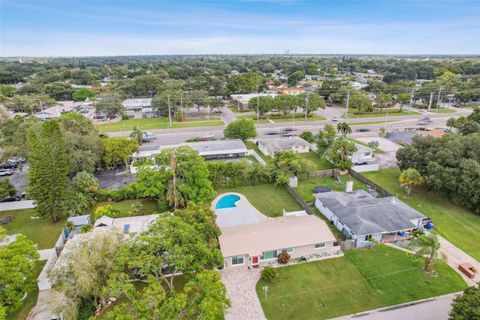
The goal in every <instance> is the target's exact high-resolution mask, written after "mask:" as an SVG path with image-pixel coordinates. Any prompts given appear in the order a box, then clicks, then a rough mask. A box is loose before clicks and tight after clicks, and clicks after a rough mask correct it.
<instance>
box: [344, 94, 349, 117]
mask: <svg viewBox="0 0 480 320" xmlns="http://www.w3.org/2000/svg"><path fill="white" fill-rule="evenodd" d="M349 103H350V90H349V91H347V103H346V104H345V108H346V109H347V113H345V118H346V119H348V104H349Z"/></svg>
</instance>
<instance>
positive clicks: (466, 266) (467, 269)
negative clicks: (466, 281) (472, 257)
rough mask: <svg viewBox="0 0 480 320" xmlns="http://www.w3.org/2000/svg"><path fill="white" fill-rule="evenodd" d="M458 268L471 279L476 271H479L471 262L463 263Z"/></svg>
mask: <svg viewBox="0 0 480 320" xmlns="http://www.w3.org/2000/svg"><path fill="white" fill-rule="evenodd" d="M458 269H459V270H460V271H462V273H463V274H465V275H466V276H467V277H469V278H470V279H473V278H475V273H477V268H475V266H473V265H472V264H471V263H462V264H460V265H459V266H458Z"/></svg>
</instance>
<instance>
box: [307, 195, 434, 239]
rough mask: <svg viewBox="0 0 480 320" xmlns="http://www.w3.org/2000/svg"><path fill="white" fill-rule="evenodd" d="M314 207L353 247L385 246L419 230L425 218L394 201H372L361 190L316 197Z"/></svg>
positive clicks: (392, 198)
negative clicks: (377, 244)
mask: <svg viewBox="0 0 480 320" xmlns="http://www.w3.org/2000/svg"><path fill="white" fill-rule="evenodd" d="M314 197H315V207H317V209H318V210H319V211H320V212H321V213H322V214H323V215H324V216H325V217H326V218H327V219H329V220H330V221H332V223H333V224H334V225H335V227H337V229H338V230H340V231H341V232H342V233H343V234H344V235H345V236H346V237H349V238H352V239H355V240H357V241H356V246H357V247H365V246H368V245H370V244H371V241H370V240H372V239H373V240H375V241H376V242H389V241H392V240H396V239H399V238H402V237H404V236H406V235H407V234H408V233H411V232H412V231H415V230H417V229H421V228H422V227H423V225H424V220H426V219H428V218H427V217H426V216H425V215H423V214H422V213H420V212H418V211H417V210H415V209H413V208H412V207H410V206H408V205H407V204H405V203H404V202H402V201H401V200H399V199H397V198H396V197H386V198H375V197H374V196H373V195H371V194H370V193H368V192H366V191H364V190H357V191H354V192H325V193H316V194H314Z"/></svg>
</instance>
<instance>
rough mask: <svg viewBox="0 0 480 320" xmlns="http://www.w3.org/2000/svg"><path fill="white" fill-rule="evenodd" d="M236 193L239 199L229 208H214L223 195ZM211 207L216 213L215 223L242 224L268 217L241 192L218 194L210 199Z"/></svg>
mask: <svg viewBox="0 0 480 320" xmlns="http://www.w3.org/2000/svg"><path fill="white" fill-rule="evenodd" d="M230 195H236V196H238V197H239V198H240V199H239V200H237V201H236V202H235V206H234V207H231V208H221V209H216V208H215V207H216V206H217V203H218V202H219V201H220V200H221V199H222V198H224V197H225V196H230ZM212 209H213V210H215V213H216V214H217V225H218V226H219V227H229V226H236V225H242V224H252V223H259V222H263V221H267V220H268V219H269V218H268V217H267V216H265V215H264V214H263V213H261V212H260V211H258V210H257V208H255V207H254V206H253V205H252V204H251V203H250V202H249V201H248V199H247V198H246V197H245V196H244V195H243V194H241V193H236V192H226V193H222V194H220V195H218V196H217V197H216V198H215V199H213V201H212Z"/></svg>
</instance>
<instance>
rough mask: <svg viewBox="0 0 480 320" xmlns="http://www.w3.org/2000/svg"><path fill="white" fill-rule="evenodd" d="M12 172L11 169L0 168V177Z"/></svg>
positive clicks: (9, 174)
mask: <svg viewBox="0 0 480 320" xmlns="http://www.w3.org/2000/svg"><path fill="white" fill-rule="evenodd" d="M12 174H13V169H0V177H4V176H11V175H12Z"/></svg>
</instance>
